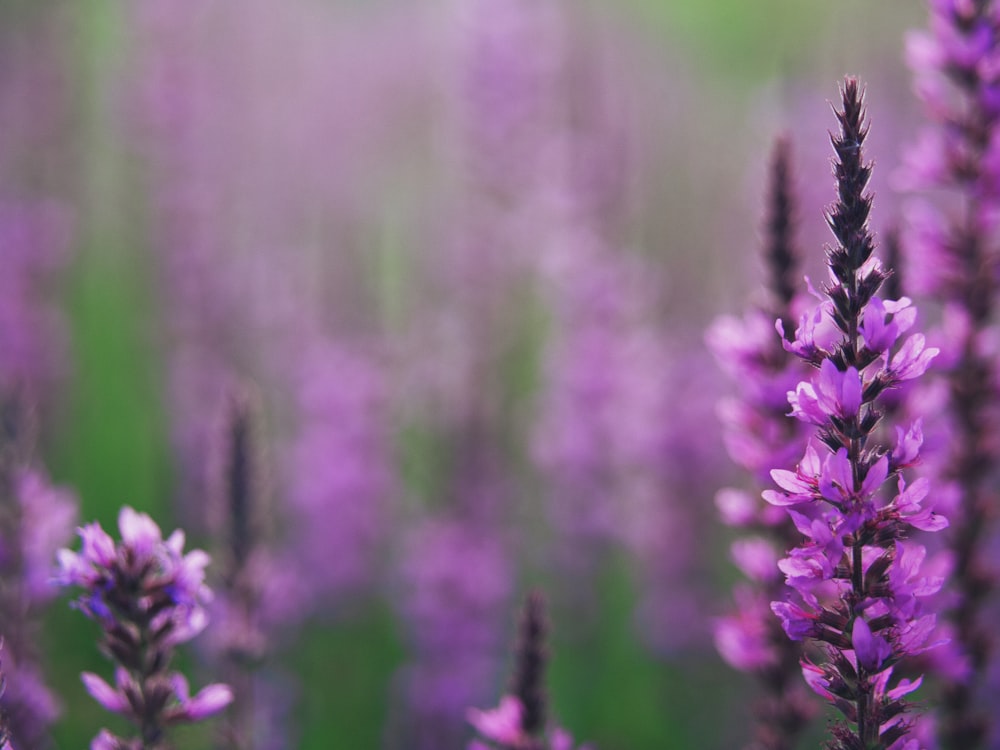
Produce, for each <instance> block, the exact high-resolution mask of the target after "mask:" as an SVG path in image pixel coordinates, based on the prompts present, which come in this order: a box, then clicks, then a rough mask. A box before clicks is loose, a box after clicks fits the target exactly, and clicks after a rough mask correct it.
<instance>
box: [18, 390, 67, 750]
mask: <svg viewBox="0 0 1000 750" xmlns="http://www.w3.org/2000/svg"><path fill="white" fill-rule="evenodd" d="M8 409H9V411H8V413H7V414H6V415H5V417H6V420H7V422H6V424H7V425H8V427H9V428H10V432H9V433H8V434H11V435H13V436H14V437H13V439H12V440H8V439H5V440H3V441H0V443H2V444H0V578H2V580H3V586H2V588H0V633H2V634H3V638H4V641H3V648H4V668H5V672H6V677H7V681H8V682H7V689H6V691H4V692H3V696H2V698H0V706H2V708H3V712H4V715H5V719H6V725H7V731H8V733H9V734H10V737H11V738H12V742H14V743H16V744H18V745H20V746H22V747H38V748H46V747H49V746H50V744H51V739H50V737H49V732H50V727H51V726H52V724H53V723H54V722H55V720H56V719H57V718H58V716H59V714H60V711H61V706H60V703H59V701H58V700H57V698H56V696H55V695H54V694H53V693H52V691H51V690H50V689H49V688H48V687H47V685H46V682H45V677H44V670H43V667H44V659H43V654H42V653H40V651H39V649H38V644H37V642H36V639H35V638H34V634H35V633H36V632H37V630H38V628H39V627H40V621H41V616H42V614H43V611H44V609H45V608H46V607H47V606H48V604H49V603H50V601H51V599H52V598H53V596H54V595H55V594H56V593H57V592H56V589H55V587H53V586H52V585H51V576H52V559H53V557H54V556H55V554H56V550H57V549H58V548H59V547H60V546H61V545H63V544H65V543H66V542H67V541H68V540H69V539H70V537H71V536H72V530H73V525H74V524H75V522H76V513H77V501H76V498H75V497H74V495H73V493H72V492H71V491H69V490H67V489H66V488H63V487H57V486H54V485H52V484H51V483H50V482H49V480H48V478H47V477H46V476H45V474H44V473H43V472H42V471H41V469H39V468H37V467H34V466H32V464H31V459H32V457H31V448H32V442H33V437H32V432H33V430H32V428H31V425H30V422H31V420H30V418H28V416H27V413H26V409H25V408H24V404H23V402H15V403H13V404H12V405H8Z"/></svg>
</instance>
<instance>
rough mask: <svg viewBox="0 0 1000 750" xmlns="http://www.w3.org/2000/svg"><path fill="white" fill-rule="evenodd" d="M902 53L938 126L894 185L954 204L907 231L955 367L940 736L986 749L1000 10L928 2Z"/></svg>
mask: <svg viewBox="0 0 1000 750" xmlns="http://www.w3.org/2000/svg"><path fill="white" fill-rule="evenodd" d="M906 51H907V59H908V62H909V64H910V67H911V68H912V69H913V72H914V85H915V89H916V91H917V93H918V95H919V96H920V98H921V99H922V100H923V103H924V108H925V112H926V114H927V116H928V118H929V120H930V124H929V125H928V126H927V127H925V129H924V131H923V133H922V134H921V136H920V137H919V139H918V140H917V141H916V142H915V143H914V144H913V146H912V147H911V148H910V149H909V150H908V152H907V153H906V155H905V158H904V163H903V167H902V169H901V170H900V173H899V174H898V176H897V177H898V181H899V184H900V186H901V187H902V188H904V189H907V190H919V191H934V192H936V193H939V194H940V193H945V194H946V200H947V203H944V202H941V204H940V205H934V204H932V203H930V202H929V201H928V200H926V199H923V200H920V201H916V200H915V201H913V202H912V203H911V205H910V206H909V208H908V214H909V217H908V218H909V219H910V222H909V223H910V225H911V226H912V236H913V242H912V252H911V256H912V261H913V262H912V265H913V267H914V269H915V271H916V273H915V274H914V275H915V282H916V284H917V285H918V286H919V290H920V291H923V292H926V293H928V294H929V295H931V298H932V299H933V300H934V301H935V302H936V303H938V304H939V305H940V306H941V307H942V308H943V310H944V320H943V328H944V329H945V330H946V335H945V336H943V337H942V338H941V341H942V348H945V347H946V348H947V352H946V355H947V356H942V357H941V362H940V364H939V366H938V367H937V369H938V370H939V372H940V374H941V377H942V379H943V380H944V381H945V382H943V383H940V384H939V390H940V391H941V392H942V393H943V394H944V397H943V398H940V399H938V403H937V404H936V406H937V413H936V417H937V419H936V420H935V423H934V424H932V425H931V429H932V430H934V431H940V433H941V436H942V437H941V439H940V440H939V441H938V444H937V445H935V444H932V445H931V446H929V449H928V450H927V451H925V452H926V454H927V458H928V460H927V464H926V466H925V467H924V472H925V474H926V475H927V476H928V477H930V478H931V479H932V480H933V482H934V486H935V487H936V488H939V494H943V493H940V489H946V490H947V492H948V494H950V495H951V498H952V500H953V503H952V505H953V507H951V508H949V515H950V517H951V519H952V522H953V527H952V530H951V532H950V533H949V534H948V535H947V536H946V543H947V544H948V545H949V547H950V548H951V550H952V553H953V556H954V557H953V559H954V583H953V585H952V587H951V589H952V593H953V594H954V595H953V596H952V600H953V603H952V604H951V605H950V606H949V608H948V611H947V615H948V617H949V619H950V620H951V621H952V623H953V625H954V628H953V630H952V633H953V635H954V636H955V643H954V644H953V647H952V653H953V656H954V657H955V662H954V664H955V665H956V666H953V667H950V668H949V667H948V666H947V665H944V666H945V670H946V674H944V675H943V678H944V686H943V695H944V699H943V701H942V704H943V709H942V713H941V716H940V721H939V722H938V730H939V739H940V741H941V744H942V747H944V748H946V750H958V749H959V748H961V749H962V750H965V749H966V748H979V747H985V746H986V743H988V738H989V735H990V732H991V729H990V724H991V723H993V724H994V725H996V722H994V721H993V719H992V711H991V706H989V705H988V701H990V700H991V699H992V693H991V692H990V691H989V688H988V687H987V686H986V685H985V682H984V675H985V674H986V673H987V672H988V669H989V663H990V661H991V654H992V653H993V652H994V651H995V647H994V644H995V641H996V638H995V634H994V627H993V620H994V619H995V613H990V612H988V611H986V605H987V603H988V602H989V601H990V599H991V598H990V597H986V596H984V595H983V592H984V591H987V590H991V589H995V588H996V585H997V576H996V573H995V566H993V565H991V564H990V563H989V562H988V561H987V553H986V551H985V540H987V539H989V538H990V537H991V536H992V535H994V534H995V532H996V526H995V523H993V521H994V519H995V518H996V507H997V506H996V497H995V495H996V493H995V491H994V488H995V486H996V481H997V472H996V468H995V467H996V466H997V461H998V459H1000V441H998V439H997V436H998V435H1000V414H998V412H997V409H996V404H997V393H998V390H997V368H996V349H995V346H994V345H993V344H992V343H989V339H990V338H992V336H993V333H992V331H991V328H992V327H994V326H993V324H994V323H995V319H996V300H997V297H998V292H1000V275H998V273H997V271H998V269H1000V254H998V245H997V229H998V223H997V220H998V218H1000V76H998V73H1000V9H998V7H997V4H996V3H995V2H968V1H967V0H934V1H933V2H932V3H931V6H930V28H929V30H927V31H922V32H913V33H911V34H910V35H909V37H908V38H907V47H906ZM945 205H946V206H947V208H944V206H945ZM921 345H922V342H920V341H916V342H914V343H913V344H912V345H911V347H910V348H909V349H908V350H907V351H905V352H904V351H900V353H899V354H898V355H897V357H896V358H894V359H893V361H892V367H893V369H894V370H895V375H896V376H897V377H900V378H902V377H905V376H907V375H910V374H912V373H916V372H919V371H921V370H922V369H923V368H924V367H925V364H924V360H925V358H926V355H925V354H924V352H925V351H926V349H922V346H921ZM897 359H898V362H897ZM928 390H929V389H928ZM914 491H916V490H914ZM920 491H923V490H920ZM900 495H901V497H902V495H903V492H902V490H901V493H900ZM946 497H947V496H946ZM946 497H945V498H942V499H941V500H939V506H943V505H944V504H945V499H946ZM900 502H901V503H905V499H901V501H900ZM905 512H906V513H907V514H908V515H910V516H911V517H912V518H913V519H914V520H915V523H916V524H923V525H925V526H928V525H929V526H934V525H937V524H938V523H939V521H938V519H937V518H936V517H935V516H934V515H933V514H931V515H928V514H926V513H924V512H922V511H920V510H915V509H911V508H909V507H907V509H906V511H905ZM992 599H993V601H994V602H995V597H993V598H992ZM957 665H962V668H957ZM984 709H985V710H984Z"/></svg>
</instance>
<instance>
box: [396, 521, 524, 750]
mask: <svg viewBox="0 0 1000 750" xmlns="http://www.w3.org/2000/svg"><path fill="white" fill-rule="evenodd" d="M400 571H401V576H402V578H403V580H402V581H401V582H400V584H401V588H402V590H401V593H400V601H399V607H400V610H401V614H402V615H403V616H404V617H405V619H406V622H407V625H408V629H407V633H408V638H409V641H410V645H411V650H412V659H413V661H412V662H411V663H410V664H409V665H407V666H406V667H404V670H403V671H402V673H401V675H400V680H401V687H402V689H403V690H404V691H405V693H406V696H407V698H408V701H407V702H408V708H409V711H410V712H411V713H412V715H411V716H410V717H408V719H407V724H408V726H407V728H406V730H405V734H406V737H407V739H406V746H407V747H413V748H418V749H420V748H428V750H430V749H431V748H437V747H441V746H443V745H447V744H448V743H452V744H454V743H456V742H458V741H459V740H460V738H461V737H463V736H464V734H465V732H464V730H463V727H462V721H463V717H464V715H465V709H466V707H467V706H470V705H476V704H479V703H482V702H483V701H484V700H485V698H486V696H488V694H489V690H490V685H491V684H493V680H494V678H495V676H496V673H497V669H498V666H499V663H498V654H499V653H500V651H501V644H502V639H503V631H502V628H501V627H500V625H499V623H500V622H502V620H501V613H502V612H503V611H504V608H505V606H506V604H507V602H508V601H509V599H510V595H511V568H510V561H509V559H508V556H507V553H506V551H505V550H504V549H503V548H502V546H501V545H500V542H499V540H498V539H497V537H496V534H495V533H493V531H492V530H489V529H483V528H478V527H477V525H476V523H475V522H470V521H467V520H466V521H463V520H459V519H455V518H452V519H446V518H441V519H433V518H429V519H427V520H425V521H423V522H422V523H421V524H420V525H418V526H417V527H416V528H415V529H413V531H412V532H411V533H410V534H409V535H408V537H407V538H406V539H405V546H404V549H403V554H402V557H401V560H400Z"/></svg>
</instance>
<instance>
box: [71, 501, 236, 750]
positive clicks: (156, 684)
mask: <svg viewBox="0 0 1000 750" xmlns="http://www.w3.org/2000/svg"><path fill="white" fill-rule="evenodd" d="M118 528H119V531H120V532H121V541H120V542H118V543H116V542H115V541H114V540H113V539H112V538H111V537H110V536H109V535H108V534H107V533H106V532H105V531H104V530H103V529H102V528H101V527H100V526H99V525H98V524H96V523H92V524H89V525H87V526H85V527H83V528H81V529H79V535H80V539H81V541H82V545H83V546H82V549H81V551H80V552H73V551H71V550H68V549H63V550H60V551H59V555H58V559H59V575H58V577H57V581H58V583H60V584H62V585H64V586H79V587H82V588H83V589H84V591H83V593H82V594H81V595H80V597H79V598H78V599H77V600H76V602H75V605H76V606H77V608H79V609H80V610H81V611H82V612H83V613H84V614H86V615H87V616H88V617H90V618H91V619H93V620H96V621H97V622H98V623H99V624H100V625H101V627H102V630H103V633H102V643H101V646H102V650H104V651H105V653H107V654H109V655H111V656H112V658H113V659H114V660H115V661H117V662H118V665H117V666H116V668H115V684H114V685H113V686H112V685H110V684H108V683H107V682H106V681H105V680H103V679H102V678H101V677H99V676H97V675H95V674H92V673H89V672H85V673H84V674H83V675H82V679H83V682H84V685H85V686H86V688H87V691H88V692H89V693H90V694H91V696H92V697H93V698H94V699H95V700H96V701H97V702H98V703H100V704H101V705H102V706H103V707H104V708H105V709H106V710H108V711H111V712H112V713H120V714H123V715H125V716H127V717H128V718H129V719H130V720H131V721H132V722H133V723H134V724H135V725H136V729H137V731H138V732H139V738H141V742H142V743H143V745H142V746H143V747H160V746H162V743H163V741H164V737H165V733H166V730H167V728H168V727H169V726H171V725H173V724H178V723H190V722H196V721H200V720H202V719H204V718H206V717H207V716H210V715H212V714H215V713H217V712H218V711H220V710H222V709H223V708H225V707H226V706H227V705H228V704H229V703H231V702H232V700H233V694H232V691H231V690H230V688H229V687H228V686H226V685H219V684H215V685H209V686H208V687H205V688H203V689H202V690H201V691H199V692H198V693H197V694H196V695H194V696H191V695H190V692H189V689H188V683H187V679H186V678H185V677H184V676H183V675H181V674H180V673H178V672H171V671H169V665H170V661H171V657H172V655H173V651H174V648H175V646H177V645H178V644H180V643H184V642H186V641H188V640H190V639H191V638H193V637H194V636H195V635H197V634H198V633H199V632H200V631H201V630H202V629H203V628H204V627H205V624H206V617H205V612H204V605H205V603H206V602H207V601H208V600H209V598H210V592H209V590H208V587H207V586H206V585H205V567H206V566H207V564H208V562H209V559H208V555H206V554H205V553H204V552H202V551H201V550H192V551H190V552H187V553H185V552H184V533H183V532H182V531H180V530H177V531H174V533H173V534H171V535H170V536H169V537H168V538H167V539H163V538H162V536H161V533H160V529H159V527H158V526H157V525H156V523H155V522H154V521H153V520H152V519H151V518H150V517H149V516H148V515H146V514H145V513H137V512H136V511H134V510H133V509H132V508H129V507H124V508H122V510H121V512H120V513H119V517H118ZM129 742H130V741H129V740H124V739H119V738H117V737H114V736H113V735H110V734H109V733H107V731H106V730H103V731H102V732H101V734H100V735H98V737H97V738H96V739H95V740H94V746H96V747H102V746H111V747H115V746H116V745H115V744H114V743H119V745H117V746H119V747H131V745H130V744H129ZM109 743H111V744H110V745H109Z"/></svg>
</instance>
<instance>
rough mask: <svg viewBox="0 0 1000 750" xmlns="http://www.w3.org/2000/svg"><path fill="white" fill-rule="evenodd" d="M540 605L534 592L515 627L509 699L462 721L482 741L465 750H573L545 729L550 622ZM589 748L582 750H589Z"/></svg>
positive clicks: (557, 731)
mask: <svg viewBox="0 0 1000 750" xmlns="http://www.w3.org/2000/svg"><path fill="white" fill-rule="evenodd" d="M544 608H545V605H544V599H543V597H542V595H541V594H540V593H538V592H533V593H531V594H529V595H528V598H527V601H526V603H525V607H524V615H523V617H522V619H521V622H520V623H519V636H518V645H517V651H516V654H515V666H514V674H513V678H512V680H511V693H510V694H507V695H504V696H502V697H501V698H500V705H499V706H497V707H496V708H495V709H491V710H487V711H483V710H480V709H478V708H470V709H468V711H467V712H466V718H467V719H468V721H469V723H470V724H472V726H473V727H474V728H475V729H476V731H477V732H478V733H479V735H480V737H481V738H482V740H485V741H486V742H482V741H480V740H474V741H473V742H472V743H470V744H469V745H468V750H489V749H490V748H492V747H494V745H492V744H487V743H496V746H497V747H499V748H502V749H507V748H510V749H511V750H515V749H519V750H573V739H572V737H571V736H570V735H569V733H568V732H566V730H564V729H562V728H561V727H554V726H549V724H550V722H549V717H548V715H547V710H546V701H545V698H544V696H545V666H546V662H547V661H548V650H547V644H546V638H547V631H548V622H547V621H546V619H545V611H544ZM587 747H589V746H581V747H580V750H587Z"/></svg>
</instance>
